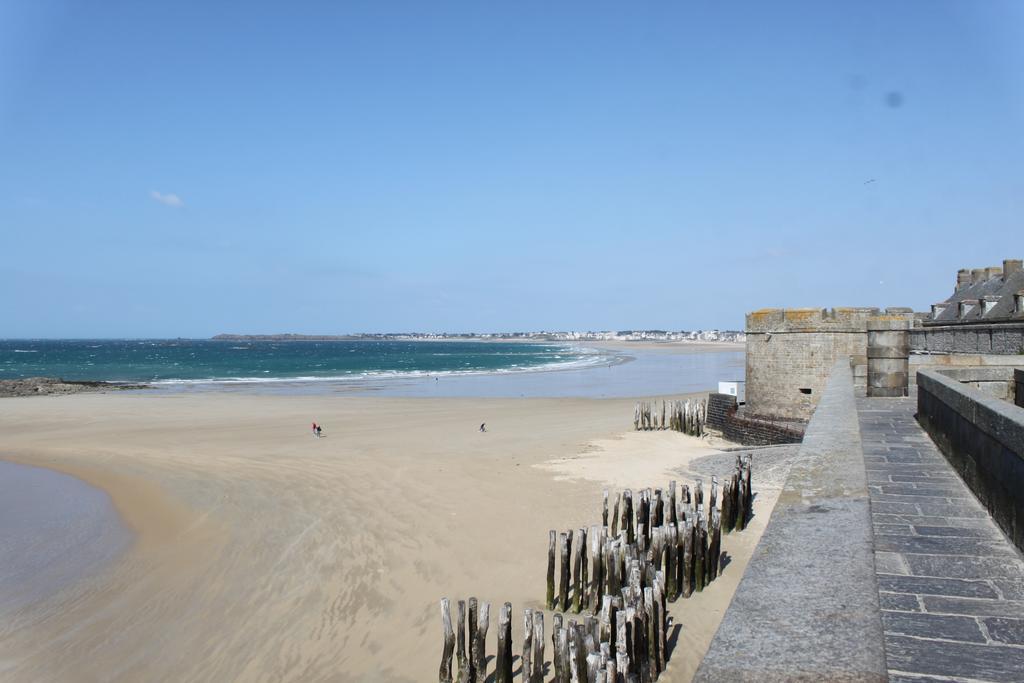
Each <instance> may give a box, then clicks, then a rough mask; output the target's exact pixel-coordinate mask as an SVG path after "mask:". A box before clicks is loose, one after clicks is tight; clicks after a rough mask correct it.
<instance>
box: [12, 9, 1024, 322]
mask: <svg viewBox="0 0 1024 683" xmlns="http://www.w3.org/2000/svg"><path fill="white" fill-rule="evenodd" d="M1022 73H1024V4H1021V3H1019V2H1014V1H1012V0H1010V1H1005V2H998V1H996V2H986V3H965V2H951V1H944V0H938V1H935V2H931V1H924V0H917V1H915V0H911V1H908V2H901V3H891V2H881V1H877V2H859V3H847V4H839V3H819V2H777V3H770V4H768V3H744V4H742V5H741V4H739V3H714V4H703V3H702V4H697V3H683V4H678V5H671V6H670V5H650V6H639V5H635V4H627V5H623V4H620V3H603V2H596V3H595V2H585V3H584V2H569V3H558V4H557V5H552V4H550V3H529V2H528V3H516V4H515V5H505V6H501V5H480V4H477V3H468V2H443V3H431V4H412V3H410V4H390V3H389V4H382V3H324V4H314V5H307V6H297V7H286V6H284V5H280V4H277V3H262V2H254V3H245V4H241V3H237V4H236V3H217V4H210V3H199V2H179V3H172V4H169V5H159V6H158V5H152V4H149V3H74V2H63V1H46V0H41V1H34V0H33V1H27V0H26V1H12V2H5V3H3V4H2V5H0V245H2V252H0V253H2V254H3V258H2V259H0V291H2V292H3V294H2V295H0V338H25V337H50V338H54V337H77V338H87V337H96V338H100V337H106V338H111V337H164V338H167V337H178V336H181V337H195V338H199V337H209V336H213V335H215V334H218V333H222V332H232V331H239V332H251V333H261V332H262V333H272V332H276V331H289V332H296V333H314V334H315V333H322V332H324V331H337V332H338V333H342V332H353V333H355V332H373V331H381V332H384V331H387V330H417V331H424V332H430V331H437V332H444V331H494V330H517V329H518V330H543V329H553V330H628V329H664V330H681V329H722V330H730V329H731V330H740V329H743V324H744V314H745V313H746V312H748V311H751V310H754V309H758V308H762V307H786V306H794V307H832V306H879V307H886V306H911V307H913V308H914V309H915V310H928V307H929V305H930V304H932V303H934V302H937V301H941V300H943V299H945V298H946V297H947V296H949V295H950V294H951V293H952V289H953V285H954V283H953V282H952V281H951V279H950V274H951V273H953V272H955V271H956V269H957V268H960V267H964V266H976V265H977V264H981V263H988V264H991V265H997V264H999V263H1000V262H1001V260H1002V259H1004V258H1013V257H1020V256H1021V255H1022V254H1021V253H1019V252H1017V251H1014V249H1015V247H1014V246H1013V245H1012V244H1010V242H1012V241H1013V240H1012V239H1011V238H1013V237H1014V236H1016V235H1019V234H1020V231H1021V216H1022V215H1024V136H1021V135H1020V131H1021V129H1022V125H1021V124H1022V123H1024V79H1022V78H1021V76H1020V74H1022ZM1017 242H1018V243H1019V242H1020V240H1019V239H1018V240H1017Z"/></svg>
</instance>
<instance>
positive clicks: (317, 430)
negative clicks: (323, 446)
mask: <svg viewBox="0 0 1024 683" xmlns="http://www.w3.org/2000/svg"><path fill="white" fill-rule="evenodd" d="M323 427H324V426H323V425H317V426H316V438H318V439H319V438H320V432H321V431H322V430H323Z"/></svg>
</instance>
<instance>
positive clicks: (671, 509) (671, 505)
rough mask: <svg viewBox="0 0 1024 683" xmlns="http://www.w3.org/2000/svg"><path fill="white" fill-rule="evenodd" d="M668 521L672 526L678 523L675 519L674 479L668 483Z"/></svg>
mask: <svg viewBox="0 0 1024 683" xmlns="http://www.w3.org/2000/svg"><path fill="white" fill-rule="evenodd" d="M668 521H669V522H671V523H672V524H675V523H676V522H678V521H679V519H678V518H677V517H676V482H675V480H674V479H673V480H672V481H670V482H669V483H668Z"/></svg>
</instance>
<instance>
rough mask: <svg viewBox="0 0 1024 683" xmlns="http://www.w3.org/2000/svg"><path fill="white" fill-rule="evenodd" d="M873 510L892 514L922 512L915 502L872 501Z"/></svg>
mask: <svg viewBox="0 0 1024 683" xmlns="http://www.w3.org/2000/svg"><path fill="white" fill-rule="evenodd" d="M871 511H872V512H881V513H885V514H890V515H919V514H921V512H920V510H919V509H918V507H917V505H916V504H915V503H881V502H877V503H876V502H875V501H871Z"/></svg>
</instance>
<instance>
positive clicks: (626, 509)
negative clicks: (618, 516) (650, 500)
mask: <svg viewBox="0 0 1024 683" xmlns="http://www.w3.org/2000/svg"><path fill="white" fill-rule="evenodd" d="M622 528H623V530H625V532H626V539H627V541H628V542H629V543H630V544H632V543H635V542H636V538H635V535H634V532H633V492H632V491H630V490H629V489H626V490H625V491H623V492H622Z"/></svg>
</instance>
